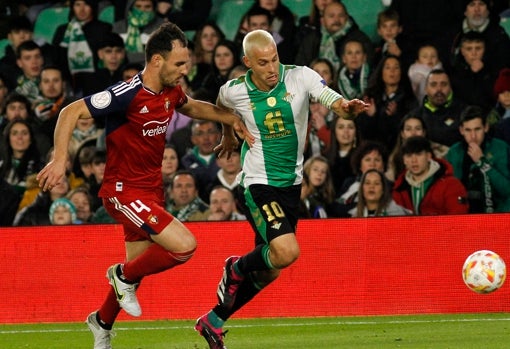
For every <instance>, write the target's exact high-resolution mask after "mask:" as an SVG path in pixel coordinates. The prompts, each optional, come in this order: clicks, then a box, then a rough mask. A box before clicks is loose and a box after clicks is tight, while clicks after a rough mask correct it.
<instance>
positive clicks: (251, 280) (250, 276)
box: [248, 274, 264, 291]
mask: <svg viewBox="0 0 510 349" xmlns="http://www.w3.org/2000/svg"><path fill="white" fill-rule="evenodd" d="M248 276H249V279H250V282H251V284H252V285H253V287H255V288H256V289H257V290H259V291H260V290H261V289H263V288H264V286H262V284H259V283H258V282H257V280H255V278H254V277H253V276H252V274H248Z"/></svg>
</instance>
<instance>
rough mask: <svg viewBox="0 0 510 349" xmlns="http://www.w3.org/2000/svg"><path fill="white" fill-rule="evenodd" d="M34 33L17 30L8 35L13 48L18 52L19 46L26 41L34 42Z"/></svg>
mask: <svg viewBox="0 0 510 349" xmlns="http://www.w3.org/2000/svg"><path fill="white" fill-rule="evenodd" d="M33 36H34V33H33V32H31V31H30V30H27V29H16V30H11V31H10V32H9V33H8V34H7V39H9V42H10V43H11V46H12V47H13V48H14V50H16V49H17V48H18V46H19V45H20V44H21V43H22V42H25V41H28V40H32V38H33Z"/></svg>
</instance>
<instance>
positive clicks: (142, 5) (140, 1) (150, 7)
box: [133, 0, 154, 12]
mask: <svg viewBox="0 0 510 349" xmlns="http://www.w3.org/2000/svg"><path fill="white" fill-rule="evenodd" d="M133 7H134V8H136V9H138V10H140V11H144V12H152V11H154V4H153V3H152V0H136V1H135V3H134V4H133Z"/></svg>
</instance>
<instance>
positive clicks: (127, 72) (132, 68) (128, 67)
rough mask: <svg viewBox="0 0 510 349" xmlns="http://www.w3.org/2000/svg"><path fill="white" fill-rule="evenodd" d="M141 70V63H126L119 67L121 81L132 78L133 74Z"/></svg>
mask: <svg viewBox="0 0 510 349" xmlns="http://www.w3.org/2000/svg"><path fill="white" fill-rule="evenodd" d="M142 70H143V64H140V63H126V64H125V65H124V66H123V67H122V69H121V79H122V80H123V81H128V80H129V79H132V78H133V76H135V75H136V74H138V73H139V72H141V71H142Z"/></svg>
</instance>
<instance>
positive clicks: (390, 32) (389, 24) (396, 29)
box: [377, 19, 402, 42]
mask: <svg viewBox="0 0 510 349" xmlns="http://www.w3.org/2000/svg"><path fill="white" fill-rule="evenodd" d="M401 31H402V27H401V26H399V25H398V22H397V21H396V20H394V19H387V20H385V21H382V23H381V25H380V26H379V28H377V33H378V34H379V35H380V36H381V38H383V40H384V41H386V42H394V41H395V38H396V37H397V36H398V34H400V32H401Z"/></svg>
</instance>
